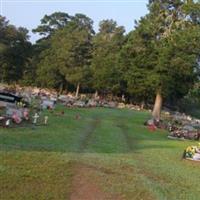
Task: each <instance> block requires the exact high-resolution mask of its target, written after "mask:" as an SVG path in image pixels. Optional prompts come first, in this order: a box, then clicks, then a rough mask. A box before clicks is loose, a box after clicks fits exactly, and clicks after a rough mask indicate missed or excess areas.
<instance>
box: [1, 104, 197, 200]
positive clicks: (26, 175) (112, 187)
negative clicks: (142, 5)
mask: <svg viewBox="0 0 200 200" xmlns="http://www.w3.org/2000/svg"><path fill="white" fill-rule="evenodd" d="M61 110H64V111H65V114H64V116H57V115H56V113H57V112H60V111H61ZM45 112H46V113H45V114H47V115H48V116H49V125H48V126H36V127H32V126H30V127H27V128H11V129H2V128H1V129H0V199H2V200H10V199H16V200H25V199H27V200H31V199H33V200H37V199H38V200H43V199H44V200H46V199H56V200H62V199H65V200H66V199H70V194H71V192H72V190H73V188H72V182H73V181H72V180H73V177H74V176H75V175H76V174H75V173H77V171H76V172H75V171H74V168H75V167H76V166H77V165H83V166H87V168H89V169H91V170H90V171H89V173H88V178H90V179H91V180H94V181H95V182H96V184H98V186H99V188H101V190H102V191H104V192H106V193H111V194H114V195H117V196H118V197H119V198H120V199H128V200H129V199H130V200H132V199H133V200H134V199H145V200H146V199H147V200H148V199H170V200H173V199H180V200H184V199H185V200H189V199H191V200H198V199H200V187H199V181H200V163H198V162H197V163H195V162H191V161H186V160H182V159H181V157H182V153H183V150H184V148H186V147H187V146H188V145H196V144H197V142H195V141H171V140H168V139H167V132H165V131H162V130H158V131H155V132H149V131H148V130H147V128H146V127H145V126H144V125H143V123H144V121H145V120H146V119H148V118H149V113H147V112H136V111H131V110H118V109H103V108H95V109H66V108H63V107H61V106H58V108H56V111H54V114H52V113H49V112H48V111H45ZM77 115H80V119H77V117H76V116H77Z"/></svg>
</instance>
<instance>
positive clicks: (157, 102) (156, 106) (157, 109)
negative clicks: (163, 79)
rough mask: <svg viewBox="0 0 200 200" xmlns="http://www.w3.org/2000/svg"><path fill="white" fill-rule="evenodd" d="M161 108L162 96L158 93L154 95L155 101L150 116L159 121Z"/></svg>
mask: <svg viewBox="0 0 200 200" xmlns="http://www.w3.org/2000/svg"><path fill="white" fill-rule="evenodd" d="M161 108H162V95H161V92H160V91H158V92H157V94H156V99H155V103H154V108H153V112H152V116H153V118H154V119H155V120H158V121H159V120H160V114H161Z"/></svg>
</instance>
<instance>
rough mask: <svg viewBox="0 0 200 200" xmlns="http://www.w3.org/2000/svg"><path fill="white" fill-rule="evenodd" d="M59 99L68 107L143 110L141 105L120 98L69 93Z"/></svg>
mask: <svg viewBox="0 0 200 200" xmlns="http://www.w3.org/2000/svg"><path fill="white" fill-rule="evenodd" d="M58 101H59V102H61V103H62V104H63V105H64V106H66V107H69V108H71V107H78V108H95V107H104V108H119V109H124V108H127V109H131V110H141V107H140V106H138V105H133V104H125V103H124V102H119V101H118V100H108V99H106V98H103V97H100V96H98V97H92V96H91V97H87V96H85V95H81V96H80V97H79V98H76V97H75V96H73V95H71V94H68V95H60V96H59V97H58Z"/></svg>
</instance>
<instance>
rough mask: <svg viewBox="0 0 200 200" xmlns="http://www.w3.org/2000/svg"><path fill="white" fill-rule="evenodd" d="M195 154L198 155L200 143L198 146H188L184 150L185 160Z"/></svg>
mask: <svg viewBox="0 0 200 200" xmlns="http://www.w3.org/2000/svg"><path fill="white" fill-rule="evenodd" d="M195 153H200V143H198V146H188V147H187V148H186V149H185V158H193V156H194V155H195Z"/></svg>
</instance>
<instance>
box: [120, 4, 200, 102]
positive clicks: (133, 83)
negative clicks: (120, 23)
mask: <svg viewBox="0 0 200 200" xmlns="http://www.w3.org/2000/svg"><path fill="white" fill-rule="evenodd" d="M191 6H192V7H191ZM198 7H199V4H195V3H193V2H190V3H183V2H182V1H165V2H162V1H150V3H149V10H150V13H149V14H148V15H146V16H145V17H144V18H141V20H140V21H139V22H138V23H137V24H136V30H135V31H133V32H131V33H130V34H129V35H128V40H127V43H126V44H125V45H124V47H123V51H122V60H123V69H124V70H127V75H125V80H126V81H127V86H128V91H129V92H130V93H131V94H132V95H133V96H136V97H138V98H139V99H140V100H144V101H146V100H147V99H149V98H150V99H152V95H153V94H155V93H156V92H157V91H160V92H161V93H162V95H163V96H164V97H165V98H166V99H167V100H168V101H170V102H172V101H176V100H177V99H180V98H181V97H183V96H184V95H186V94H187V92H188V90H189V89H190V88H191V87H192V85H193V84H194V82H195V81H196V78H197V76H198V75H199V63H198V58H199V56H200V54H199V52H200V40H199V38H200V27H199V25H198V23H197V21H198V17H199V15H198V16H197V14H198V12H194V10H195V8H196V10H195V11H197V10H198ZM186 8H187V9H186ZM189 8H191V9H189ZM186 10H187V12H186ZM194 13H195V17H194ZM185 82H187V84H184V83H185Z"/></svg>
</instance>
